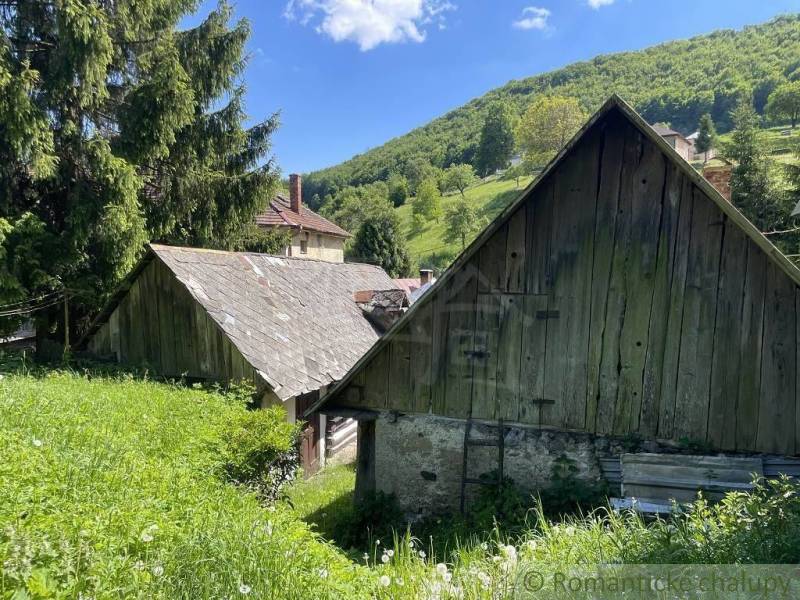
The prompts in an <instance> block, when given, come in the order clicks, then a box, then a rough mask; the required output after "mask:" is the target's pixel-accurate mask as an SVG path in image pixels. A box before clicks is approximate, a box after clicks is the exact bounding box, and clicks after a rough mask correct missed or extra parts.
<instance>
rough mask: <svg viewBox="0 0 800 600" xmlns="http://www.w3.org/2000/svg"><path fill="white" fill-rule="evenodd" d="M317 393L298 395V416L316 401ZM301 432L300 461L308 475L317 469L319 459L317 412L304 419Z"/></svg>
mask: <svg viewBox="0 0 800 600" xmlns="http://www.w3.org/2000/svg"><path fill="white" fill-rule="evenodd" d="M318 397H319V394H318V393H317V392H314V393H310V394H306V395H304V396H299V397H298V398H297V402H296V414H297V415H298V418H300V415H302V414H303V413H304V412H305V411H306V409H308V407H309V406H311V405H312V404H314V402H316V401H317V399H318ZM304 422H305V424H304V425H303V432H302V434H301V436H300V461H301V464H302V465H303V475H304V476H305V477H310V476H311V475H313V474H314V473H316V472H317V471H319V468H320V465H321V460H320V452H319V450H320V449H319V437H320V417H319V413H314V414H313V415H311V416H309V417H307V418H306V419H304Z"/></svg>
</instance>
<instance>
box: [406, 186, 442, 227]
mask: <svg viewBox="0 0 800 600" xmlns="http://www.w3.org/2000/svg"><path fill="white" fill-rule="evenodd" d="M411 212H412V213H413V215H414V216H415V217H417V216H418V217H420V218H423V219H425V220H428V221H430V220H433V221H436V222H437V223H438V222H439V217H440V216H441V214H442V198H441V196H440V194H439V187H438V186H437V185H436V181H435V180H433V179H426V180H425V181H423V182H422V183H421V184H420V186H419V188H418V189H417V197H416V198H414V204H413V205H412V207H411Z"/></svg>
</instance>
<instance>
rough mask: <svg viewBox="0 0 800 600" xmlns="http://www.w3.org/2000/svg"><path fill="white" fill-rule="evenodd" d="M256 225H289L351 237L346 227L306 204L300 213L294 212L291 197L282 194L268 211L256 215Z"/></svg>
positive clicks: (290, 226) (276, 197) (271, 203)
mask: <svg viewBox="0 0 800 600" xmlns="http://www.w3.org/2000/svg"><path fill="white" fill-rule="evenodd" d="M256 225H258V226H259V227H288V228H290V229H302V230H305V231H315V232H318V233H326V234H328V235H335V236H337V237H350V234H349V233H347V232H346V231H345V230H344V229H342V228H341V227H339V226H338V225H336V224H335V223H331V222H330V221H328V219H326V218H324V217H321V216H319V215H318V214H317V213H315V212H314V211H313V210H311V209H309V208H306V207H305V206H301V207H300V213H299V214H298V213H296V212H294V211H293V210H292V209H291V208H290V204H289V199H288V198H286V197H284V196H282V195H280V194H278V195H277V196H275V199H274V200H273V201H272V202H270V203H269V208H268V209H267V210H266V211H264V212H263V213H261V214H260V215H257V216H256Z"/></svg>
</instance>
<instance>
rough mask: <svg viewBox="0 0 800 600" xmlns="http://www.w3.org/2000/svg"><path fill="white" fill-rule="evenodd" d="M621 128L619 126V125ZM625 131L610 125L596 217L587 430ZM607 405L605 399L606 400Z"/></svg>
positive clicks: (595, 395) (596, 395) (593, 413)
mask: <svg viewBox="0 0 800 600" xmlns="http://www.w3.org/2000/svg"><path fill="white" fill-rule="evenodd" d="M617 125H618V124H617ZM623 131H624V129H623V128H621V127H619V126H613V124H609V125H608V126H607V127H606V128H605V131H604V135H605V137H604V143H603V151H602V156H601V165H600V184H599V187H598V192H597V210H596V213H595V230H594V253H593V257H592V260H593V265H592V295H591V312H590V317H589V319H590V322H589V347H588V354H587V383H586V428H587V429H588V430H589V431H596V429H597V410H598V403H599V402H600V401H601V399H600V364H601V362H602V353H603V336H604V333H605V321H606V309H607V304H608V290H609V285H610V282H611V262H612V258H613V255H614V232H615V229H616V220H617V203H618V201H619V191H620V173H621V171H622V152H623V149H624V147H625V140H624V137H623ZM603 401H605V399H603Z"/></svg>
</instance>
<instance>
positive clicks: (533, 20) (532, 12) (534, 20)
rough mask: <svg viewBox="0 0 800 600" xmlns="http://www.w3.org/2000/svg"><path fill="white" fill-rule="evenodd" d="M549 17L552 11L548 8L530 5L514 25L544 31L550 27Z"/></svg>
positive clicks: (518, 27)
mask: <svg viewBox="0 0 800 600" xmlns="http://www.w3.org/2000/svg"><path fill="white" fill-rule="evenodd" d="M595 1H596V0H595ZM549 18H550V11H549V10H547V9H546V8H539V7H538V6H528V7H526V8H523V9H522V15H521V16H520V18H519V19H518V20H517V21H514V22H513V23H512V25H513V26H514V27H516V28H517V29H538V30H540V31H543V30H545V29H547V28H548V27H549V26H548V24H547V19H549Z"/></svg>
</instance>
